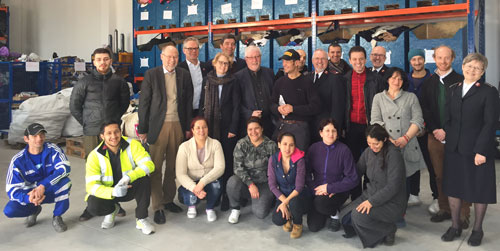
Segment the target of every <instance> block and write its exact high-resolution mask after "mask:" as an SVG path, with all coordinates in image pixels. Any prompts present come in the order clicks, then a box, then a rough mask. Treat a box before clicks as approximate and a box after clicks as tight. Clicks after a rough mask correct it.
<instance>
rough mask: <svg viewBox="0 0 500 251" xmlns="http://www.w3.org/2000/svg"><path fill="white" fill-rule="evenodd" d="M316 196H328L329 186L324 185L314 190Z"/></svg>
mask: <svg viewBox="0 0 500 251" xmlns="http://www.w3.org/2000/svg"><path fill="white" fill-rule="evenodd" d="M314 191H315V192H314V194H315V195H328V191H327V184H323V185H320V186H317V187H316V188H314Z"/></svg>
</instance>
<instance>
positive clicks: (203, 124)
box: [175, 117, 225, 222]
mask: <svg viewBox="0 0 500 251" xmlns="http://www.w3.org/2000/svg"><path fill="white" fill-rule="evenodd" d="M191 131H192V132H193V137H192V138H191V139H190V140H188V141H186V142H184V143H182V144H181V145H180V146H179V150H178V151H177V160H176V162H175V169H176V170H175V174H176V177H177V180H178V181H179V183H180V184H181V186H180V187H179V200H180V201H181V202H182V203H183V204H185V205H187V206H188V207H189V208H188V211H187V217H188V218H194V217H196V204H198V203H199V202H200V200H202V199H205V198H206V199H207V206H206V212H207V220H208V221H210V222H211V221H215V220H216V219H217V215H216V214H215V211H214V206H215V203H216V202H217V199H218V198H219V196H220V193H221V186H220V182H219V180H218V179H219V178H220V177H221V176H222V174H223V173H224V166H225V162H224V153H223V151H222V146H221V144H220V143H219V141H217V140H215V139H212V138H210V137H208V125H207V121H206V120H205V119H204V118H203V117H196V118H194V119H193V121H192V122H191Z"/></svg>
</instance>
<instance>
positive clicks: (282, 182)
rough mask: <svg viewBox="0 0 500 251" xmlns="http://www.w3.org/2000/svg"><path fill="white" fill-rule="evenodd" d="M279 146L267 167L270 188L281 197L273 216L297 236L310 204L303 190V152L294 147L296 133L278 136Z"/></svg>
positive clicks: (274, 219)
mask: <svg viewBox="0 0 500 251" xmlns="http://www.w3.org/2000/svg"><path fill="white" fill-rule="evenodd" d="M278 148H279V149H280V151H279V152H277V153H276V154H273V155H272V156H271V157H270V158H269V162H268V168H267V176H268V182H269V189H271V192H273V194H274V195H275V196H276V198H278V201H277V203H276V208H275V209H274V212H273V216H272V219H273V223H274V224H276V225H278V226H283V230H285V231H286V232H291V233H290V237H291V238H294V239H295V238H299V237H300V236H301V235H302V215H304V214H305V213H306V212H307V211H308V209H309V205H310V199H309V196H308V195H307V194H306V191H305V190H306V189H304V184H305V176H306V165H305V160H304V152H302V151H301V150H299V149H298V148H296V147H295V136H294V135H293V134H291V133H283V134H281V135H280V136H279V137H278Z"/></svg>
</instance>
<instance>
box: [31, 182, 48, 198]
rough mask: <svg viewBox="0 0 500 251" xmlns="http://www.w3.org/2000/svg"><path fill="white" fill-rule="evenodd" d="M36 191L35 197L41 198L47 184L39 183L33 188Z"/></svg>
mask: <svg viewBox="0 0 500 251" xmlns="http://www.w3.org/2000/svg"><path fill="white" fill-rule="evenodd" d="M32 192H33V193H34V196H35V199H40V198H42V196H43V195H44V194H45V186H44V185H38V186H37V187H36V188H35V189H33V190H32Z"/></svg>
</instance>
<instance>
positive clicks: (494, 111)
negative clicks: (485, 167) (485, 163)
mask: <svg viewBox="0 0 500 251" xmlns="http://www.w3.org/2000/svg"><path fill="white" fill-rule="evenodd" d="M462 88H463V84H462V83H457V84H454V85H451V86H450V88H449V92H448V93H449V97H448V100H447V102H446V120H445V124H444V130H445V132H446V145H445V149H446V151H447V152H453V151H458V152H459V153H460V154H464V155H466V154H467V155H473V154H476V153H479V154H481V155H483V156H488V157H490V156H492V157H493V158H494V156H495V152H496V149H495V146H496V144H495V143H496V142H495V130H496V123H497V122H498V116H499V113H500V98H499V97H498V91H497V89H496V88H495V87H493V86H491V85H489V84H482V83H477V84H475V85H473V86H472V87H471V88H470V89H469V91H468V92H467V93H466V94H465V96H464V97H463V98H462Z"/></svg>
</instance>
